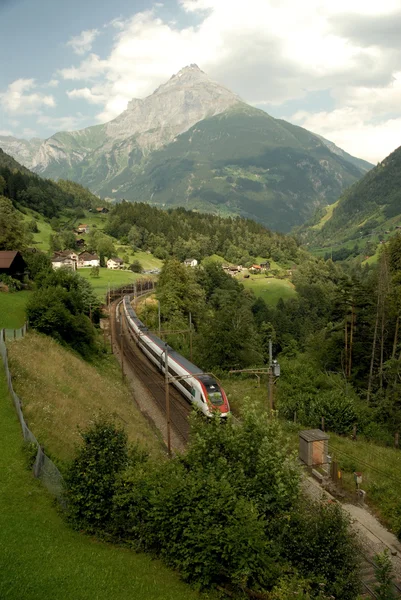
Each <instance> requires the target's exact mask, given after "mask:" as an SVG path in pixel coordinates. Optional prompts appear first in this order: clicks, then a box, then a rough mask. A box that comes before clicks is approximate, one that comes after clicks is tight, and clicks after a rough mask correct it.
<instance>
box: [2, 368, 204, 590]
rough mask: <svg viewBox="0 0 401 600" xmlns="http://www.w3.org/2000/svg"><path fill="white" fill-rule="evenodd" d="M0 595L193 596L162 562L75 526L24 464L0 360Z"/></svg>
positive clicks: (20, 436)
mask: <svg viewBox="0 0 401 600" xmlns="http://www.w3.org/2000/svg"><path fill="white" fill-rule="evenodd" d="M0 439H1V441H2V444H1V448H2V450H1V453H0V472H1V485H0V506H1V510H0V549H1V550H0V598H1V599H2V600H22V599H23V600H44V599H49V600H50V599H51V600H127V598H135V599H136V598H137V599H138V600H139V599H146V600H196V599H198V600H199V599H200V598H205V596H201V595H200V594H198V593H196V592H194V591H193V590H192V589H191V588H189V587H188V586H187V585H186V584H184V583H183V582H181V581H180V580H179V579H178V576H177V575H176V574H175V573H174V572H172V571H170V570H169V569H167V568H166V567H165V566H164V565H163V564H162V563H161V562H160V561H156V560H152V559H151V558H150V557H148V556H146V555H144V554H136V553H135V552H133V551H130V550H128V549H123V548H119V547H115V546H112V545H110V544H106V543H101V542H99V541H97V540H94V539H92V538H89V537H87V536H84V535H82V534H80V533H78V532H74V531H72V530H71V529H70V528H69V527H68V526H67V525H66V524H65V522H64V521H63V519H62V517H61V515H60V514H58V512H57V510H56V508H55V507H54V504H53V500H52V498H51V497H49V495H48V494H47V492H46V490H45V489H44V488H43V487H42V485H41V484H40V483H39V482H38V481H37V480H34V479H33V477H32V475H31V473H30V472H29V471H28V470H27V468H26V466H25V463H24V458H23V454H22V434H21V430H20V425H19V423H18V421H17V417H16V414H15V412H14V407H13V406H12V404H11V400H10V398H9V396H8V393H7V389H6V383H5V376H4V371H3V368H2V366H1V365H0Z"/></svg>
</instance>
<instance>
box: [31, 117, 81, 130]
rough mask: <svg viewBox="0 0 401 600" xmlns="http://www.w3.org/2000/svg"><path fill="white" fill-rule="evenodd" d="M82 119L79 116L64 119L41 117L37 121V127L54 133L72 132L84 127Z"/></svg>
mask: <svg viewBox="0 0 401 600" xmlns="http://www.w3.org/2000/svg"><path fill="white" fill-rule="evenodd" d="M84 120H85V119H84V117H83V116H82V115H80V114H78V115H73V116H66V117H49V116H45V115H41V116H39V117H38V119H37V123H38V124H39V125H43V126H44V127H46V128H47V129H50V130H52V131H53V132H54V131H73V130H75V129H78V128H79V127H82V126H84Z"/></svg>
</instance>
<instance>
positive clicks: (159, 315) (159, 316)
mask: <svg viewBox="0 0 401 600" xmlns="http://www.w3.org/2000/svg"><path fill="white" fill-rule="evenodd" d="M157 313H158V319H159V338H160V339H161V337H162V324H161V323H162V320H161V314H160V300H158V305H157Z"/></svg>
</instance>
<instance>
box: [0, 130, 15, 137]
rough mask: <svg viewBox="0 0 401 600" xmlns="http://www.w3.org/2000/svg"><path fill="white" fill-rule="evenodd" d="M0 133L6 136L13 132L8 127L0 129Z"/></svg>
mask: <svg viewBox="0 0 401 600" xmlns="http://www.w3.org/2000/svg"><path fill="white" fill-rule="evenodd" d="M0 135H4V136H6V137H8V136H10V135H14V134H13V132H12V131H10V130H9V129H0Z"/></svg>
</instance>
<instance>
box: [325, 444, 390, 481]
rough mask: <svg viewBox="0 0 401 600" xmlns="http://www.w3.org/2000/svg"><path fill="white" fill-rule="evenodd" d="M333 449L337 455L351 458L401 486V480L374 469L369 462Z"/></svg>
mask: <svg viewBox="0 0 401 600" xmlns="http://www.w3.org/2000/svg"><path fill="white" fill-rule="evenodd" d="M331 448H332V449H333V450H334V452H335V453H338V454H340V455H341V454H342V455H343V456H346V457H347V458H351V459H352V460H355V461H356V462H358V463H360V464H361V465H364V466H365V467H368V468H369V469H371V470H372V471H376V473H379V474H380V475H384V476H385V477H387V478H388V479H391V480H392V481H394V482H395V483H398V484H400V485H401V479H398V478H397V477H394V476H393V475H391V474H390V473H388V472H386V471H383V470H381V469H378V468H377V467H374V466H373V465H371V464H369V463H368V462H366V461H364V460H363V459H360V458H357V457H355V456H352V454H348V453H347V452H344V450H339V449H338V448H336V447H335V446H333V445H331Z"/></svg>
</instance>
